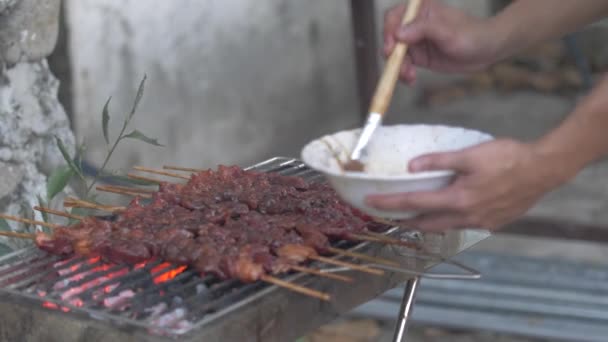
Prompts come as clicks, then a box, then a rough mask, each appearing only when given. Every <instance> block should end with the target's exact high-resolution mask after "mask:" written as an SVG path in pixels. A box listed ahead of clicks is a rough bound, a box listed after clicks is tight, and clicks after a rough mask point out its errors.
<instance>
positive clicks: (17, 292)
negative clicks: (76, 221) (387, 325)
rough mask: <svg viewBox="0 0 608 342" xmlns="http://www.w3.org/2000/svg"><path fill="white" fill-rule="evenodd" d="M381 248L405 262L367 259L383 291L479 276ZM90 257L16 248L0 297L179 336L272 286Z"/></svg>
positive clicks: (6, 262) (3, 269)
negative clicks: (382, 275) (382, 276)
mask: <svg viewBox="0 0 608 342" xmlns="http://www.w3.org/2000/svg"><path fill="white" fill-rule="evenodd" d="M247 169H248V170H256V171H264V172H278V173H281V174H283V175H292V176H300V177H303V178H305V179H307V180H308V181H322V180H323V177H322V175H320V174H318V173H316V172H315V171H313V170H310V169H308V168H307V167H306V166H305V165H304V164H302V163H301V162H299V161H298V160H296V159H292V158H281V157H276V158H272V159H269V160H267V161H264V162H262V163H259V164H256V165H254V166H252V167H249V168H247ZM386 234H387V235H391V236H397V235H399V236H398V237H400V238H407V239H420V237H419V236H416V234H412V233H401V232H400V231H399V228H393V229H391V230H389V231H388V232H387V233H386ZM336 247H340V248H350V249H351V250H356V251H368V252H372V254H376V255H378V256H380V253H379V249H378V246H372V245H371V244H370V243H367V242H366V243H360V244H355V243H342V244H341V245H337V246H336ZM385 247H387V248H386V250H385V251H384V252H385V253H386V252H388V254H390V255H391V256H392V257H393V259H394V258H395V257H397V259H398V260H399V261H401V265H403V266H402V268H399V269H397V268H393V267H388V266H384V265H378V264H370V263H365V264H366V265H370V266H375V267H379V268H383V269H385V270H387V271H389V272H391V274H390V276H388V278H387V280H385V282H386V284H384V286H388V287H387V289H388V288H391V287H393V286H394V285H397V284H399V283H402V282H403V281H405V280H407V279H409V278H410V277H412V276H422V277H431V278H441V279H445V278H451V279H474V278H478V277H479V273H478V272H477V271H475V270H473V269H471V268H469V267H467V266H465V265H462V264H460V263H458V262H454V261H450V260H448V259H447V258H444V257H442V256H441V253H437V254H428V255H427V254H422V255H421V254H416V253H412V252H406V253H404V250H402V249H401V248H396V247H395V246H390V247H389V246H385ZM448 254H450V253H448ZM382 256H383V257H384V255H382ZM95 259H96V258H84V257H72V258H69V259H65V260H62V259H60V258H59V257H57V256H53V255H49V254H46V253H45V252H43V251H40V250H38V249H37V248H35V247H31V248H25V249H22V250H20V251H16V252H14V253H11V254H9V255H6V256H4V257H3V258H0V295H1V296H3V297H5V298H8V297H10V298H12V299H16V298H18V299H26V300H27V301H28V302H30V304H33V305H35V306H38V307H43V308H46V309H50V310H53V311H56V312H57V313H58V314H65V315H71V316H73V317H77V316H79V317H81V318H92V319H94V320H98V321H102V322H106V323H109V324H112V325H113V326H116V327H121V328H122V329H127V330H131V331H132V330H134V329H135V330H140V331H144V332H145V334H152V335H156V336H169V337H177V336H182V335H187V334H188V333H190V332H193V331H196V330H200V329H201V328H203V327H205V326H207V325H210V324H212V323H214V322H216V321H217V320H218V319H220V318H222V317H225V316H227V315H228V314H229V313H231V312H234V311H235V310H239V309H240V308H243V307H245V306H247V305H248V303H252V302H255V301H256V300H259V299H260V298H262V297H264V296H266V295H268V294H269V293H270V292H273V291H276V290H278V289H277V288H276V287H274V286H272V285H268V284H264V283H254V284H245V285H243V284H240V283H239V282H237V281H225V282H218V281H216V280H214V279H213V277H205V278H200V277H199V276H198V275H197V274H196V273H195V272H193V271H191V270H188V269H186V270H183V271H182V272H181V273H178V274H177V275H176V277H175V278H173V279H170V280H168V281H165V282H159V283H158V284H155V285H153V286H149V285H150V284H154V280H155V278H157V277H159V276H162V275H164V274H167V272H170V271H175V270H176V269H177V268H178V267H179V266H175V265H169V264H166V263H162V262H161V261H151V262H149V263H147V264H145V265H138V266H135V267H128V266H125V265H113V264H105V263H102V262H101V261H100V260H99V259H98V258H97V260H95ZM404 260H405V262H404ZM439 263H448V264H451V265H453V266H455V267H457V268H460V269H461V270H464V271H465V272H467V274H432V273H428V272H427V271H428V268H429V267H430V266H432V265H435V264H439ZM315 264H316V265H314V266H316V267H317V268H321V267H320V265H319V264H317V263H315ZM404 264H405V265H404ZM161 266H164V267H162V268H161ZM322 269H323V270H324V271H326V272H349V270H348V269H344V268H336V267H333V268H330V267H325V268H322ZM281 278H283V279H284V280H286V281H293V282H298V283H307V284H312V285H313V286H311V287H315V286H314V285H318V284H320V285H319V286H317V287H324V288H327V287H330V286H334V285H335V283H336V282H334V284H333V285H328V284H321V283H327V281H321V279H320V278H316V277H314V276H310V275H306V274H293V275H286V276H283V277H281ZM315 278H316V279H315ZM354 278H355V281H356V282H357V278H360V279H367V278H365V276H364V275H361V274H356V277H354ZM115 284H118V285H115ZM330 292H331V291H330ZM379 294H380V293H376V295H379ZM292 295H293V294H292ZM296 296H301V295H297V294H296ZM300 300H302V298H300ZM308 300H309V299H308ZM351 302H353V303H354V301H351ZM124 304H128V305H129V306H128V308H127V309H125V308H124V307H122V306H123V305H124ZM321 305H322V306H323V304H321ZM330 305H331V304H330ZM338 311H343V310H338Z"/></svg>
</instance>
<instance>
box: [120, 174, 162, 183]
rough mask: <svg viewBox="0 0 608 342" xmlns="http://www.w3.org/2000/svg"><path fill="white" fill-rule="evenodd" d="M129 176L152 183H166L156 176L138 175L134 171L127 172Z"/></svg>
mask: <svg viewBox="0 0 608 342" xmlns="http://www.w3.org/2000/svg"><path fill="white" fill-rule="evenodd" d="M127 177H129V178H131V179H137V180H143V181H146V182H151V183H156V184H161V183H164V181H161V180H158V179H156V178H150V177H144V176H140V175H136V174H134V173H129V174H127Z"/></svg>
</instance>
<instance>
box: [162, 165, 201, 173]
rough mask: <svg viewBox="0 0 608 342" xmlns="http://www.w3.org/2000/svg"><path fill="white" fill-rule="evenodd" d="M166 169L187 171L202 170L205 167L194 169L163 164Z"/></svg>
mask: <svg viewBox="0 0 608 342" xmlns="http://www.w3.org/2000/svg"><path fill="white" fill-rule="evenodd" d="M163 169H165V170H175V171H186V172H201V171H202V170H203V169H194V168H191V167H180V166H169V165H163Z"/></svg>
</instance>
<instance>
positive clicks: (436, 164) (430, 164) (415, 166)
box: [409, 151, 473, 172]
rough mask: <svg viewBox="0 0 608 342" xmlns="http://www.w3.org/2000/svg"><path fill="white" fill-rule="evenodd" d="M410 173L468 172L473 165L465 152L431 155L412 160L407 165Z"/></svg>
mask: <svg viewBox="0 0 608 342" xmlns="http://www.w3.org/2000/svg"><path fill="white" fill-rule="evenodd" d="M409 168H410V171H411V172H422V171H439V170H453V171H459V172H469V171H471V170H472V169H473V163H472V160H471V158H470V157H469V155H468V153H467V151H459V152H443V153H431V154H427V155H423V156H420V157H417V158H414V159H412V160H411V161H410V163H409Z"/></svg>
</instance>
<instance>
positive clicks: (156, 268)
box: [150, 262, 171, 274]
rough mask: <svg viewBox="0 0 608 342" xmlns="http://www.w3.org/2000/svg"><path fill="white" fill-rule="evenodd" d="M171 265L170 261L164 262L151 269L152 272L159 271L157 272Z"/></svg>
mask: <svg viewBox="0 0 608 342" xmlns="http://www.w3.org/2000/svg"><path fill="white" fill-rule="evenodd" d="M169 266H171V264H170V263H168V262H163V263H162V264H160V265H158V266H156V267H154V268H153V269H151V270H150V273H152V274H154V273H157V272H159V271H162V270H163V269H165V268H167V267H169Z"/></svg>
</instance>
